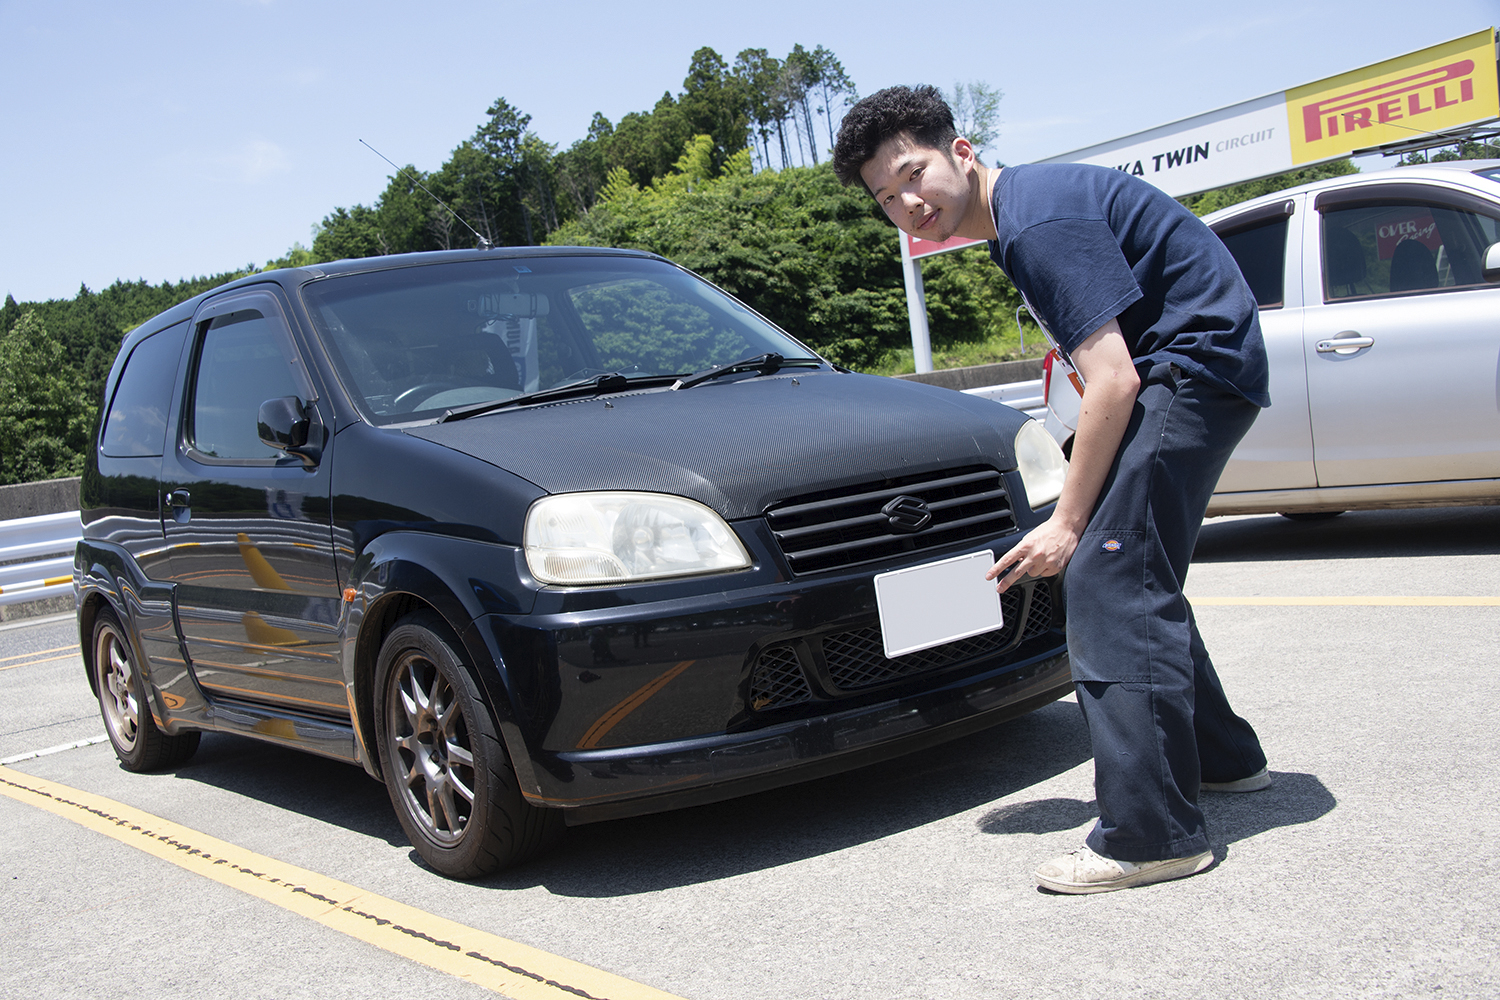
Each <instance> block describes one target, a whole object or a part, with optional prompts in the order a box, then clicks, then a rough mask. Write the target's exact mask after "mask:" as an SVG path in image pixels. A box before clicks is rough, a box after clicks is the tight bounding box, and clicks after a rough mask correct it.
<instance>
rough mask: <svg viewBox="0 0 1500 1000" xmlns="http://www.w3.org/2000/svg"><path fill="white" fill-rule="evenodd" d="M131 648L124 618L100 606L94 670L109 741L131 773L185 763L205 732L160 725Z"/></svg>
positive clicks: (94, 647)
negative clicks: (167, 730) (122, 622)
mask: <svg viewBox="0 0 1500 1000" xmlns="http://www.w3.org/2000/svg"><path fill="white" fill-rule="evenodd" d="M130 649H131V647H130V642H129V640H128V639H126V637H125V631H124V629H123V628H121V627H120V620H119V619H118V618H116V617H115V614H114V612H113V611H110V610H108V609H105V610H101V611H100V612H99V615H98V617H97V618H95V619H94V642H93V647H92V652H93V663H92V669H93V672H94V689H95V692H96V694H97V695H98V697H99V714H100V715H102V716H103V717H104V730H105V732H106V733H107V734H108V735H109V742H110V745H111V746H112V747H114V750H115V756H116V757H118V758H120V763H121V764H123V765H124V766H125V768H126V770H129V771H151V770H155V769H156V768H161V767H173V766H175V765H177V764H181V763H183V762H184V761H186V760H187V759H188V758H189V757H191V756H192V755H193V754H194V753H195V752H196V751H197V749H198V741H199V739H200V738H201V736H202V734H201V733H199V732H197V731H196V730H188V731H185V732H181V733H178V734H176V735H169V734H167V733H164V732H162V730H161V729H160V728H159V727H158V726H157V725H156V720H155V719H153V718H152V716H151V707H150V705H149V704H147V702H146V698H145V695H144V691H143V688H142V687H141V680H140V678H139V677H138V676H137V675H136V670H135V667H134V664H133V662H132V659H131V655H132V654H131V651H130Z"/></svg>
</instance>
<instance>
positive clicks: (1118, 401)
mask: <svg viewBox="0 0 1500 1000" xmlns="http://www.w3.org/2000/svg"><path fill="white" fill-rule="evenodd" d="M1071 357H1072V359H1073V364H1074V366H1075V367H1077V369H1078V373H1079V374H1080V375H1082V376H1083V402H1082V404H1081V406H1080V408H1079V411H1078V429H1077V431H1076V432H1075V433H1074V435H1073V457H1072V461H1071V462H1070V463H1069V466H1068V479H1067V482H1065V483H1064V484H1063V491H1062V496H1060V497H1058V498H1057V507H1056V508H1054V509H1053V511H1052V516H1051V517H1050V518H1048V519H1047V520H1046V521H1045V522H1043V523H1042V524H1040V525H1038V526H1037V527H1036V528H1034V529H1033V530H1032V531H1031V532H1030V533H1029V534H1028V535H1027V536H1026V537H1025V538H1023V539H1022V540H1021V541H1020V543H1018V544H1017V545H1016V546H1015V547H1014V548H1012V549H1011V550H1010V551H1009V552H1007V553H1005V555H1003V556H1002V557H1001V558H1000V561H999V562H997V563H995V565H994V566H992V567H991V568H990V571H989V572H988V573H986V574H985V579H987V580H995V581H996V583H995V589H996V590H999V591H1002V592H1003V591H1004V590H1005V589H1006V588H1007V587H1009V586H1010V585H1011V584H1013V583H1015V582H1016V581H1017V580H1019V579H1021V578H1022V577H1023V576H1032V577H1039V576H1055V575H1057V574H1058V573H1061V572H1062V571H1063V567H1065V566H1067V565H1068V560H1069V559H1071V558H1072V557H1073V550H1074V549H1076V548H1077V547H1078V539H1079V536H1081V535H1082V534H1083V529H1084V528H1086V527H1088V523H1089V517H1090V515H1092V513H1093V511H1094V504H1095V503H1096V502H1097V501H1098V499H1099V491H1100V490H1102V489H1103V488H1104V480H1105V477H1106V476H1108V475H1109V468H1110V466H1111V465H1113V464H1114V460H1115V453H1116V452H1118V451H1119V450H1120V441H1121V440H1122V439H1123V438H1124V437H1125V425H1126V424H1127V423H1128V422H1129V420H1130V413H1131V410H1132V409H1133V408H1134V407H1135V397H1136V394H1137V393H1138V392H1139V391H1140V387H1141V379H1140V376H1139V375H1137V374H1136V371H1135V363H1134V360H1133V359H1132V358H1131V357H1130V350H1129V348H1127V347H1126V346H1125V337H1124V335H1122V334H1121V333H1120V324H1119V321H1117V320H1113V319H1112V320H1110V321H1109V322H1108V323H1105V324H1104V325H1103V326H1101V327H1100V328H1099V329H1097V330H1095V331H1094V332H1093V333H1091V334H1090V335H1089V337H1088V339H1087V340H1085V341H1084V342H1083V343H1082V344H1080V345H1079V346H1078V348H1077V349H1076V350H1074V351H1072V352H1071Z"/></svg>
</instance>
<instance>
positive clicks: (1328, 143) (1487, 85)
mask: <svg viewBox="0 0 1500 1000" xmlns="http://www.w3.org/2000/svg"><path fill="white" fill-rule="evenodd" d="M1495 62H1496V50H1495V30H1494V29H1493V28H1486V29H1485V30H1483V31H1478V32H1475V33H1474V34H1472V35H1466V36H1464V37H1463V38H1455V39H1454V40H1453V41H1451V42H1444V43H1442V44H1441V45H1434V46H1432V47H1430V48H1426V49H1422V50H1421V51H1419V52H1412V53H1408V54H1407V55H1404V56H1398V57H1396V58H1395V59H1387V60H1386V61H1385V62H1381V63H1376V64H1375V65H1373V66H1366V67H1364V68H1362V69H1356V70H1352V71H1350V72H1348V73H1341V74H1339V75H1338V76H1332V77H1329V78H1328V79H1326V80H1319V81H1317V82H1316V83H1309V84H1307V85H1306V86H1303V87H1296V88H1294V89H1292V90H1288V91H1285V92H1283V93H1279V94H1268V95H1267V96H1265V97H1261V98H1258V99H1256V100H1253V101H1246V102H1244V103H1243V104H1236V105H1233V106H1231V107H1228V108H1223V109H1221V110H1219V111H1211V112H1209V113H1207V114H1203V115H1197V116H1196V117H1193V118H1187V119H1184V120H1182V121H1178V122H1172V123H1171V124H1169V125H1162V126H1160V127H1159V128H1154V129H1150V130H1148V131H1146V132H1138V133H1136V134H1135V135H1129V136H1125V137H1123V138H1120V139H1115V140H1112V141H1110V142H1105V143H1100V144H1099V145H1097V146H1090V147H1088V148H1087V149H1079V150H1075V151H1073V152H1071V153H1064V154H1063V155H1061V156H1054V157H1051V158H1050V159H1048V160H1043V161H1041V162H1043V163H1096V164H1099V165H1100V166H1106V167H1114V168H1116V169H1118V170H1123V171H1125V172H1127V173H1131V174H1134V175H1136V176H1138V177H1141V178H1143V179H1145V180H1148V181H1150V182H1151V183H1153V184H1155V185H1156V186H1157V187H1160V188H1162V189H1163V190H1165V191H1166V192H1167V193H1168V194H1170V195H1173V196H1174V197H1181V196H1183V195H1188V194H1195V193H1197V192H1199V191H1207V190H1210V189H1212V188H1217V187H1223V186H1224V185H1226V184H1238V183H1241V182H1243V181H1248V180H1253V179H1255V178H1257V177H1266V176H1268V175H1270V174H1279V173H1282V172H1283V171H1286V170H1291V169H1293V168H1294V167H1300V166H1304V165H1306V164H1309V163H1318V162H1321V161H1325V160H1334V159H1338V158H1339V157H1341V156H1348V155H1349V154H1350V153H1352V152H1353V151H1354V150H1356V149H1368V148H1370V147H1372V146H1380V145H1384V144H1387V143H1394V142H1401V141H1404V140H1408V139H1419V138H1421V137H1422V136H1424V135H1429V134H1432V133H1438V132H1444V131H1446V130H1448V129H1454V128H1459V127H1461V126H1464V125H1471V124H1474V123H1476V122H1483V121H1489V120H1492V119H1495V118H1500V84H1497V80H1496V69H1495Z"/></svg>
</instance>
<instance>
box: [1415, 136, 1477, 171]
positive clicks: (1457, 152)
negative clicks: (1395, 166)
mask: <svg viewBox="0 0 1500 1000" xmlns="http://www.w3.org/2000/svg"><path fill="white" fill-rule="evenodd" d="M1493 159H1500V142H1496V141H1495V140H1494V139H1484V140H1481V141H1475V140H1473V139H1465V140H1463V141H1462V142H1457V143H1454V144H1453V145H1451V146H1444V147H1442V148H1441V149H1438V150H1437V151H1436V152H1433V153H1432V154H1431V155H1430V156H1429V155H1428V151H1422V150H1419V151H1417V152H1415V153H1407V154H1406V155H1404V156H1402V157H1401V160H1400V162H1401V163H1402V164H1403V165H1405V164H1416V163H1450V162H1452V161H1454V160H1493Z"/></svg>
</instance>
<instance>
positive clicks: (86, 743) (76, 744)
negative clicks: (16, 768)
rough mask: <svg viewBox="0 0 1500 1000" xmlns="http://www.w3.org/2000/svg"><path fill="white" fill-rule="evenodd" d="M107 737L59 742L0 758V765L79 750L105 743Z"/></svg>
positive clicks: (100, 736)
mask: <svg viewBox="0 0 1500 1000" xmlns="http://www.w3.org/2000/svg"><path fill="white" fill-rule="evenodd" d="M107 739H109V737H108V736H105V735H102V734H101V735H99V736H91V737H89V738H88V739H86V740H75V741H73V742H72V743H59V744H58V745H57V746H55V747H47V748H46V749H44V750H33V751H31V752H30V753H23V754H20V755H18V756H15V757H6V758H5V759H4V760H0V766H4V765H6V764H19V763H20V762H21V761H23V760H35V759H36V758H38V757H45V756H47V755H48V754H53V753H62V752H63V751H64V750H78V749H81V748H82V747H91V746H93V745H94V744H95V743H103V742H104V741H105V740H107Z"/></svg>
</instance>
